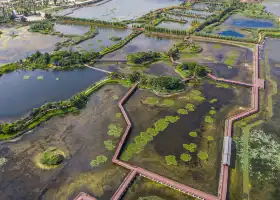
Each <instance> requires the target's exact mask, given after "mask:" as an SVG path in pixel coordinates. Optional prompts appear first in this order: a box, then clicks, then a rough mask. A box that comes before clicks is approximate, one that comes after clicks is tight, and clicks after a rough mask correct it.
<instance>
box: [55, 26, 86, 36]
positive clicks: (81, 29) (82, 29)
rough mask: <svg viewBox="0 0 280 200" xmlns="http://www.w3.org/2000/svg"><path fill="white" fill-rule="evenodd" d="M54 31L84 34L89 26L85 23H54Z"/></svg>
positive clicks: (67, 33)
mask: <svg viewBox="0 0 280 200" xmlns="http://www.w3.org/2000/svg"><path fill="white" fill-rule="evenodd" d="M53 28H54V31H56V32H60V33H63V34H66V35H84V34H85V33H86V32H88V31H89V29H90V26H85V25H72V24H55V25H54V27H53Z"/></svg>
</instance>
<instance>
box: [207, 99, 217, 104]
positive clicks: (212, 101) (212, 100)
mask: <svg viewBox="0 0 280 200" xmlns="http://www.w3.org/2000/svg"><path fill="white" fill-rule="evenodd" d="M217 101H218V100H217V99H211V100H210V101H209V103H216V102H217Z"/></svg>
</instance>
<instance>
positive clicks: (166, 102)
mask: <svg viewBox="0 0 280 200" xmlns="http://www.w3.org/2000/svg"><path fill="white" fill-rule="evenodd" d="M174 104H175V101H174V100H172V99H164V100H163V102H162V103H161V105H163V106H167V107H171V106H173V105H174Z"/></svg>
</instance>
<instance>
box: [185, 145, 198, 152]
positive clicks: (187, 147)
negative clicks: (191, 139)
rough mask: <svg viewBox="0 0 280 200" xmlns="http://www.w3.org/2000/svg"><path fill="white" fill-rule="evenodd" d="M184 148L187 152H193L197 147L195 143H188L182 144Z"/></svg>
mask: <svg viewBox="0 0 280 200" xmlns="http://www.w3.org/2000/svg"><path fill="white" fill-rule="evenodd" d="M183 147H184V149H186V150H188V151H189V152H192V153H193V152H195V151H196V148H197V144H195V143H190V144H183Z"/></svg>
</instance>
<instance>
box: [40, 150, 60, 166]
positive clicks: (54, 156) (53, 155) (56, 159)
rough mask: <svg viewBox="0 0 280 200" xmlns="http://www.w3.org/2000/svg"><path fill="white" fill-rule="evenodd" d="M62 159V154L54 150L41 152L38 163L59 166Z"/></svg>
mask: <svg viewBox="0 0 280 200" xmlns="http://www.w3.org/2000/svg"><path fill="white" fill-rule="evenodd" d="M63 159H64V157H63V155H62V154H60V153H58V152H57V151H56V149H52V150H46V151H44V152H43V155H42V158H41V159H40V162H41V163H42V164H44V165H50V166H52V165H59V164H60V163H62V161H63Z"/></svg>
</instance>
